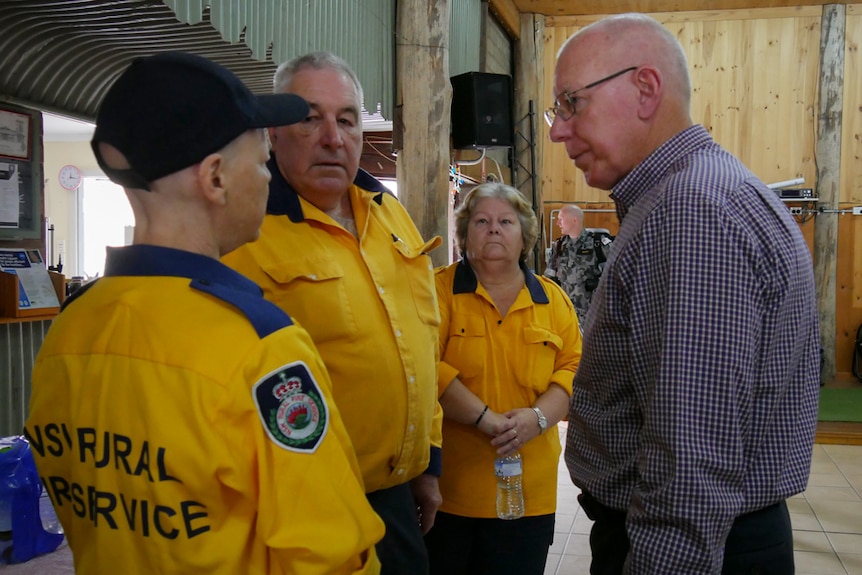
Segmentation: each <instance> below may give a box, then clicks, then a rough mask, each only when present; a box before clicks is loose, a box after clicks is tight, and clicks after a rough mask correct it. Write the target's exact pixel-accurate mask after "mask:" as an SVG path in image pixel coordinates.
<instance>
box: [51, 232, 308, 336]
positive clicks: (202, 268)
mask: <svg viewBox="0 0 862 575" xmlns="http://www.w3.org/2000/svg"><path fill="white" fill-rule="evenodd" d="M109 276H163V277H180V278H188V279H189V280H191V282H190V283H189V285H190V287H192V288H193V289H196V290H198V291H201V292H204V293H207V294H210V295H211V296H213V297H215V298H218V299H220V300H222V301H224V302H227V303H229V304H231V305H233V306H234V307H236V308H237V309H239V310H240V311H241V312H242V313H243V315H245V316H246V317H247V318H248V320H249V321H250V322H251V324H252V325H253V326H254V328H255V330H256V331H257V334H258V336H260V337H261V338H264V337H266V336H267V335H269V334H270V333H272V332H274V331H277V330H279V329H282V328H284V327H287V326H290V325H293V320H291V319H290V316H288V315H287V314H286V313H285V312H284V311H282V310H281V308H279V307H277V306H276V305H275V304H273V303H271V302H268V301H267V300H265V299H264V298H263V290H261V289H260V286H258V285H257V284H256V283H254V282H253V281H251V280H250V279H248V278H246V277H245V276H243V275H241V274H239V273H237V272H236V271H234V270H232V269H230V268H229V267H227V266H226V265H224V264H223V263H221V262H220V261H218V260H216V259H214V258H211V257H207V256H204V255H201V254H196V253H192V252H187V251H183V250H177V249H173V248H166V247H161V246H151V245H146V244H136V245H131V246H126V247H122V248H111V247H109V248H108V254H107V259H106V260H105V277H109ZM93 283H95V282H91V284H88V285H87V286H86V287H87V288H89V287H91V286H92V284H93ZM84 291H85V290H84V288H82V289H80V290H78V291H77V292H75V295H74V296H73V297H72V298H70V299H69V300H67V301H66V302H64V308H65V307H66V305H68V304H69V303H71V302H72V301H73V300H74V299H77V297H79V296H80V294H83V293H84Z"/></svg>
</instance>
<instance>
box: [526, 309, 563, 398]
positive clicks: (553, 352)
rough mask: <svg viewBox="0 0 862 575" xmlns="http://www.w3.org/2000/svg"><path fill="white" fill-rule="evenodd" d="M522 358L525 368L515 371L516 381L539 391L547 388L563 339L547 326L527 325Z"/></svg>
mask: <svg viewBox="0 0 862 575" xmlns="http://www.w3.org/2000/svg"><path fill="white" fill-rule="evenodd" d="M524 344H525V346H524V359H525V360H526V364H527V365H526V369H519V370H517V372H516V378H517V379H518V382H519V383H520V384H521V385H523V386H524V387H527V388H530V389H534V390H536V391H538V392H539V393H542V392H544V391H545V390H546V389H547V388H548V382H549V381H550V380H551V376H552V375H553V374H554V371H555V370H556V364H557V363H556V362H557V354H558V353H559V351H560V350H561V349H562V347H563V340H562V338H560V336H558V335H557V334H555V333H553V332H551V331H549V330H548V329H547V328H543V327H539V326H536V325H528V326H527V327H526V328H524Z"/></svg>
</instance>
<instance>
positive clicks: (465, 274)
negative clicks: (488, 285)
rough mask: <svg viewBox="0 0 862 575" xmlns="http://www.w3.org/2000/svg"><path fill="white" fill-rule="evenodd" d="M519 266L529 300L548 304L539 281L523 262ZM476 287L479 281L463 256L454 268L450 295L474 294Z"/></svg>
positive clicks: (546, 295)
mask: <svg viewBox="0 0 862 575" xmlns="http://www.w3.org/2000/svg"><path fill="white" fill-rule="evenodd" d="M519 265H520V267H521V271H522V272H524V283H525V284H527V289H528V290H529V292H530V298H531V299H532V300H533V303H540V304H546V303H550V301H549V300H548V294H547V293H545V288H543V287H542V284H541V283H539V280H538V279H536V276H535V275H534V274H533V272H531V271H530V270H529V269H527V266H526V264H525V263H524V262H520V264H519ZM477 287H479V280H478V279H477V278H476V273H475V272H474V271H473V268H471V267H470V264H469V263H467V257H466V256H465V257H464V259H462V260H461V261H460V262H458V267H456V268H455V279H454V281H453V282H452V293H453V294H459V293H475V292H476V288H477Z"/></svg>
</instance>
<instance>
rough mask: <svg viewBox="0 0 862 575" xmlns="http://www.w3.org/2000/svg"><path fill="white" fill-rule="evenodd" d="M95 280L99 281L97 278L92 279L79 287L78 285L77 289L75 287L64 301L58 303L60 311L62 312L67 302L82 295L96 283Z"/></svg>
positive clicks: (67, 304)
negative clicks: (73, 291)
mask: <svg viewBox="0 0 862 575" xmlns="http://www.w3.org/2000/svg"><path fill="white" fill-rule="evenodd" d="M97 281H99V280H98V279H94V280H93V281H91V282H87V283H85V284H84V285H82V286H81V287H79V288H78V289H76V290H75V293H73V294H72V295H70V296H69V297H67V298H66V299H65V301H63V303H62V304H61V305H60V311H61V312H62V311H63V310H64V309H66V308H67V307H69V304H71V303H72V302H73V301H75V300H77V299H78V298H79V297H81V296H82V295H84V294H85V293H87V290H89V289H90V288H91V287H93V286H94V285H96V282H97Z"/></svg>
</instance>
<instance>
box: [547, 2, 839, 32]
mask: <svg viewBox="0 0 862 575" xmlns="http://www.w3.org/2000/svg"><path fill="white" fill-rule="evenodd" d="M822 11H823V9H822V8H821V7H820V6H796V7H787V8H748V9H740V10H725V11H721V10H700V11H697V12H681V11H678V12H649V15H650V16H652V17H653V18H655V19H656V20H658V21H659V22H662V23H663V24H672V23H679V22H727V21H728V20H763V19H768V18H808V17H819V16H820V15H821V13H822ZM607 15H608V14H607V13H604V14H585V15H582V16H553V17H552V16H549V17H547V19H546V26H547V27H548V28H556V27H564V28H565V27H571V28H580V27H582V26H586V25H587V24H591V23H593V22H596V21H597V20H601V19H602V18H605V17H606V16H607Z"/></svg>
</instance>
